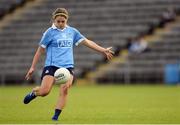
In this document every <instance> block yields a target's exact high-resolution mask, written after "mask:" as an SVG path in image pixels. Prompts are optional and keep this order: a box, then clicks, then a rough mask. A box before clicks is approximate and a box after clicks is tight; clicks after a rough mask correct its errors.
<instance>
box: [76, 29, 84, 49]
mask: <svg viewBox="0 0 180 125" xmlns="http://www.w3.org/2000/svg"><path fill="white" fill-rule="evenodd" d="M85 39H86V38H85V37H84V36H83V35H82V34H81V33H80V32H79V31H78V30H77V29H75V37H74V45H76V46H78V45H79V43H81V42H82V41H83V40H85Z"/></svg>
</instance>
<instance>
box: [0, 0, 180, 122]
mask: <svg viewBox="0 0 180 125" xmlns="http://www.w3.org/2000/svg"><path fill="white" fill-rule="evenodd" d="M57 7H64V8H67V10H68V11H69V13H70V19H69V24H70V25H71V26H73V27H76V28H77V29H79V30H80V32H81V33H82V34H84V35H85V36H86V37H87V38H89V39H92V40H93V41H95V42H96V43H98V44H100V45H102V46H104V47H109V46H113V49H114V51H115V57H114V58H113V60H112V61H109V62H107V60H106V59H105V58H104V56H103V55H99V53H96V52H94V51H92V50H90V49H88V48H86V47H83V46H78V47H76V48H75V49H74V53H75V76H76V80H75V84H76V85H78V84H79V86H78V87H77V86H74V87H73V88H72V90H71V91H70V99H69V102H68V104H69V105H68V108H66V110H65V111H64V112H65V113H63V114H64V115H62V118H61V120H60V122H61V123H166V124H167V123H180V110H179V109H178V106H179V104H180V100H179V99H180V93H179V87H178V86H176V85H178V84H179V83H180V0H0V86H1V87H0V112H1V113H0V123H53V122H52V121H50V118H51V115H52V111H53V108H54V107H53V104H54V102H56V98H57V95H58V86H56V87H54V88H53V89H54V90H55V91H52V92H51V94H50V95H49V96H48V97H47V98H46V99H44V98H43V99H44V100H43V99H39V100H41V103H40V101H34V102H33V103H31V105H28V106H25V105H23V103H22V99H23V97H24V95H25V93H27V92H29V91H30V89H31V88H32V87H34V86H35V85H36V84H39V83H40V75H41V70H42V67H43V65H44V64H43V62H44V58H42V59H41V60H40V63H39V65H38V66H37V70H36V72H35V74H34V75H33V78H32V80H31V81H25V80H24V77H25V75H26V73H27V71H28V69H29V67H30V65H31V62H32V58H33V56H34V53H35V51H36V49H37V47H38V43H39V40H40V38H41V36H42V33H43V32H44V31H45V30H46V29H47V28H48V27H50V26H51V20H50V19H51V13H52V12H53V11H54V10H55V9H56V8H57ZM169 8H170V9H173V10H174V15H175V16H174V18H173V19H172V20H171V21H168V22H163V21H164V20H162V15H163V13H164V12H166V11H167V10H168V9H169ZM138 36H143V39H144V40H146V41H147V42H148V47H149V48H150V51H148V52H145V53H144V52H142V53H138V54H134V53H129V52H128V50H127V48H126V45H127V40H128V39H129V38H136V37H138ZM91 83H96V84H95V85H94V84H93V86H88V87H87V86H80V84H91ZM99 84H100V85H104V84H106V85H109V84H111V85H110V86H98V85H99ZM112 84H116V85H121V86H116V85H112ZM124 84H128V85H127V86H123V85H124ZM132 84H133V85H132ZM135 84H140V85H137V86H136V85H135ZM147 84H148V85H147ZM8 85H18V86H10V87H7V86H8ZM24 85H25V86H24ZM29 85H30V86H29ZM169 85H172V86H169ZM2 102H3V103H2ZM12 104H13V106H12ZM32 109H33V110H32ZM47 109H49V110H47ZM50 109H52V110H50ZM92 109H94V110H92ZM12 112H13V113H12ZM45 114H47V115H45ZM40 119H41V120H40Z"/></svg>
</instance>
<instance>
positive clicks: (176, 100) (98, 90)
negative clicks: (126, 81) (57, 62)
mask: <svg viewBox="0 0 180 125" xmlns="http://www.w3.org/2000/svg"><path fill="white" fill-rule="evenodd" d="M32 88H33V86H10V87H0V124H5V123H9V124H26V123H27V124H34V123H36V124H40V123H42V124H43V123H46V124H56V123H60V124H61V123H62V124H72V123H76V124H125V123H126V124H132V123H136V124H147V123H148V124H174V123H176V124H178V123H180V86H165V85H154V86H150V85H144V86H141V85H119V86H118V85H107V86H102V85H101V86H97V85H93V86H73V87H72V88H71V89H70V91H69V97H68V103H67V105H66V108H65V109H64V110H63V112H62V114H61V117H60V119H59V121H57V122H54V121H51V117H52V115H53V113H54V106H55V103H56V100H57V97H58V90H59V88H58V87H57V86H54V87H53V89H52V91H51V93H50V94H49V95H48V96H47V97H43V98H42V97H38V98H36V99H35V100H33V101H32V102H31V103H30V104H28V105H24V104H23V102H22V101H23V98H24V96H25V95H26V93H27V92H29V91H30V90H31V89H32Z"/></svg>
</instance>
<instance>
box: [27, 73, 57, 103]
mask: <svg viewBox="0 0 180 125" xmlns="http://www.w3.org/2000/svg"><path fill="white" fill-rule="evenodd" d="M53 83H54V77H53V76H51V75H45V76H44V77H43V79H42V83H41V86H39V87H35V88H33V91H32V92H31V93H29V94H28V95H26V97H25V98H24V104H28V103H29V102H30V101H32V100H33V99H35V98H36V97H37V96H42V97H43V96H46V95H48V94H49V92H50V91H51V88H52V86H53Z"/></svg>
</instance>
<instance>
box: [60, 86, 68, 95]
mask: <svg viewBox="0 0 180 125" xmlns="http://www.w3.org/2000/svg"><path fill="white" fill-rule="evenodd" d="M67 94H68V87H67V86H65V85H62V86H61V95H63V96H66V95H67Z"/></svg>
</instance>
